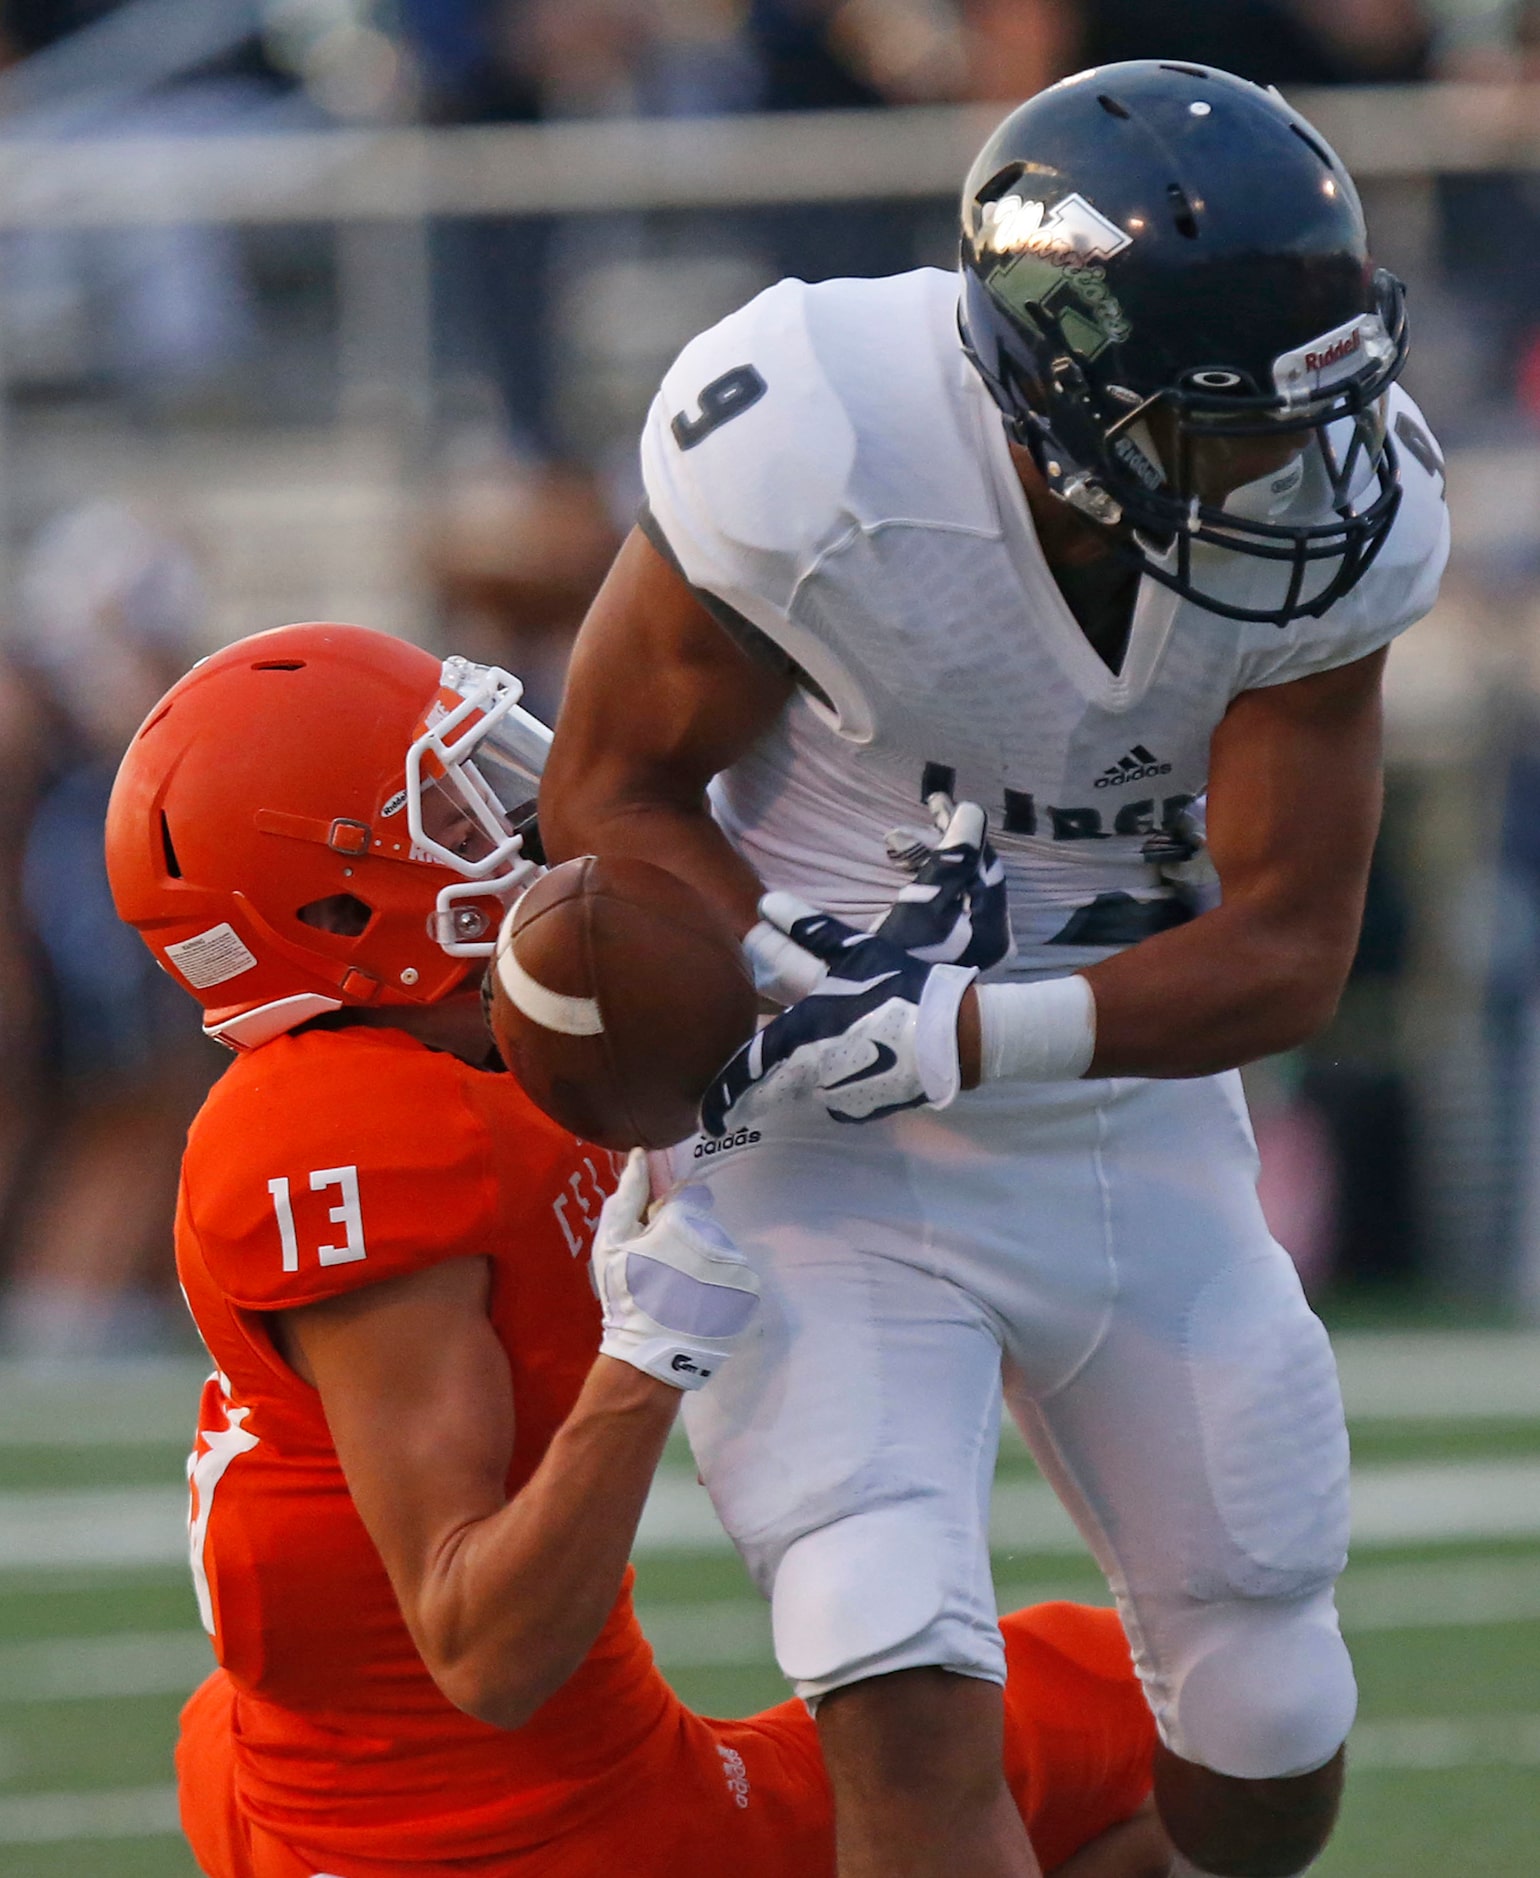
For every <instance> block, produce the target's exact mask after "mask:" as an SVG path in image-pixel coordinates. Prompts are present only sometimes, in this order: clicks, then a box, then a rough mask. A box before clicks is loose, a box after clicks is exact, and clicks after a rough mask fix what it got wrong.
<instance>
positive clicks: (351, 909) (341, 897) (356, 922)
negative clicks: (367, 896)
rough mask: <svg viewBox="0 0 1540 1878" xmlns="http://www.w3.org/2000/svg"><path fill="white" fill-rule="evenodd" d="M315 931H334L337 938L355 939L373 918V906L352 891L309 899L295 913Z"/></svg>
mask: <svg viewBox="0 0 1540 1878" xmlns="http://www.w3.org/2000/svg"><path fill="white" fill-rule="evenodd" d="M295 917H296V918H297V919H300V920H302V921H303V922H304V923H305V925H307V926H314V927H315V929H316V931H317V932H329V933H335V934H336V935H337V937H338V938H339V939H356V938H357V937H358V935H359V934H360V933H361V932H363V930H364V929H365V927H367V926H368V924H369V922H370V920H372V919H373V918H374V908H373V907H372V906H369V905H368V904H367V903H366V902H365V901H363V900H360V899H359V898H358V896H357V894H353V893H329V894H327V896H326V897H325V899H324V900H311V901H309V902H308V903H307V904H306V905H305V906H302V907H301V908H300V909H299V911H298V913H297V914H296V915H295Z"/></svg>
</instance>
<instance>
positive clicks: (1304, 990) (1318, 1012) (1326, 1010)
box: [1265, 936, 1353, 1054]
mask: <svg viewBox="0 0 1540 1878" xmlns="http://www.w3.org/2000/svg"><path fill="white" fill-rule="evenodd" d="M1352 962H1353V946H1352V945H1351V944H1347V945H1341V944H1337V945H1332V944H1329V943H1326V942H1323V941H1322V940H1320V939H1319V938H1318V937H1315V936H1301V937H1300V938H1299V939H1297V940H1295V941H1294V942H1293V943H1290V944H1287V945H1284V946H1281V947H1279V948H1278V949H1277V951H1276V953H1275V955H1274V958H1273V964H1272V971H1271V973H1270V974H1269V975H1268V982H1267V985H1266V992H1265V997H1266V1004H1267V1008H1268V1011H1269V1014H1270V1018H1271V1026H1270V1027H1271V1029H1272V1031H1273V1035H1272V1036H1271V1037H1270V1039H1269V1042H1268V1050H1267V1054H1274V1053H1276V1052H1278V1051H1281V1050H1294V1049H1297V1048H1298V1047H1299V1046H1300V1045H1301V1044H1302V1043H1308V1042H1309V1041H1310V1039H1311V1038H1312V1037H1314V1036H1316V1035H1318V1033H1319V1032H1321V1031H1323V1030H1324V1029H1325V1028H1326V1026H1327V1025H1328V1024H1329V1023H1330V1022H1331V1021H1332V1019H1333V1018H1334V1017H1335V1016H1336V1014H1337V1006H1338V1004H1339V1003H1340V1001H1341V998H1342V988H1343V986H1344V985H1345V984H1346V983H1347V975H1348V971H1349V969H1350V967H1351V965H1352Z"/></svg>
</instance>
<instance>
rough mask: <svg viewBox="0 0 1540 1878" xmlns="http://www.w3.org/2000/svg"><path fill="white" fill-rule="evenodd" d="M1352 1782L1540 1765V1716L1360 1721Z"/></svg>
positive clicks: (1352, 1748) (1352, 1749) (1351, 1753)
mask: <svg viewBox="0 0 1540 1878" xmlns="http://www.w3.org/2000/svg"><path fill="white" fill-rule="evenodd" d="M1348 1766H1349V1769H1350V1778H1351V1777H1352V1776H1356V1775H1358V1774H1365V1773H1404V1772H1408V1771H1411V1770H1414V1769H1415V1770H1417V1771H1419V1772H1428V1773H1433V1772H1437V1771H1438V1770H1439V1769H1441V1768H1457V1767H1540V1715H1430V1716H1425V1717H1422V1718H1420V1719H1418V1720H1415V1721H1413V1720H1407V1721H1373V1722H1360V1723H1359V1724H1358V1726H1357V1727H1356V1728H1355V1729H1354V1730H1353V1734H1352V1738H1351V1739H1350V1741H1349V1742H1348Z"/></svg>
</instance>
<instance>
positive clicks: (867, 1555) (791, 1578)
mask: <svg viewBox="0 0 1540 1878" xmlns="http://www.w3.org/2000/svg"><path fill="white" fill-rule="evenodd" d="M938 1528H939V1523H938V1522H936V1521H935V1520H934V1518H933V1516H932V1515H931V1513H930V1511H929V1509H927V1507H926V1506H925V1505H924V1504H923V1503H911V1502H905V1503H902V1504H899V1505H894V1506H881V1507H874V1508H872V1509H870V1510H869V1511H866V1512H861V1513H854V1514H851V1515H850V1516H849V1517H848V1518H845V1519H841V1520H836V1521H835V1522H834V1523H833V1524H831V1525H828V1526H823V1527H820V1528H819V1529H818V1530H817V1531H815V1532H810V1533H806V1534H804V1535H803V1536H802V1537H801V1538H800V1539H797V1540H794V1541H793V1543H792V1544H791V1545H790V1546H788V1547H787V1549H786V1551H785V1553H784V1554H783V1555H782V1558H781V1560H780V1564H779V1566H778V1567H777V1570H776V1574H775V1586H774V1591H773V1593H772V1599H771V1613H772V1621H773V1625H774V1631H775V1653H776V1658H777V1660H778V1661H779V1663H780V1666H781V1669H782V1670H783V1672H784V1673H785V1674H786V1675H787V1676H788V1677H789V1678H790V1679H791V1681H792V1682H793V1683H794V1684H795V1685H796V1688H797V1692H798V1694H799V1695H801V1696H802V1697H803V1699H804V1700H805V1701H809V1702H816V1701H817V1700H818V1699H819V1698H820V1697H822V1696H823V1695H826V1694H827V1693H828V1692H829V1691H830V1690H832V1689H839V1688H844V1687H846V1686H847V1685H849V1684H850V1683H853V1682H859V1681H863V1680H865V1679H868V1678H871V1677H874V1676H885V1675H890V1674H892V1673H893V1672H894V1671H896V1670H900V1669H918V1668H937V1669H951V1670H956V1671H958V1672H959V1673H961V1674H963V1675H966V1676H973V1677H978V1678H982V1679H983V1680H986V1681H989V1682H1004V1680H1005V1652H1004V1646H1003V1644H1002V1642H1001V1639H1000V1631H999V1626H998V1624H997V1623H996V1621H995V1613H994V1602H993V1597H992V1594H991V1591H990V1585H989V1573H988V1564H987V1560H984V1559H982V1558H980V1559H978V1560H971V1559H969V1558H966V1557H960V1556H959V1548H958V1546H957V1544H956V1542H955V1541H953V1540H951V1539H949V1538H948V1537H947V1534H946V1532H945V1530H944V1529H938Z"/></svg>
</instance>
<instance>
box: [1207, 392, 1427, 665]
mask: <svg viewBox="0 0 1540 1878" xmlns="http://www.w3.org/2000/svg"><path fill="white" fill-rule="evenodd" d="M1386 423H1387V425H1388V427H1389V431H1390V435H1391V437H1392V439H1393V441H1394V443H1395V448H1396V455H1397V459H1398V462H1399V465H1400V474H1401V507H1400V509H1399V511H1398V512H1397V515H1396V519H1395V523H1394V525H1393V526H1392V528H1391V531H1390V534H1389V536H1388V538H1387V539H1386V541H1385V544H1384V546H1383V547H1382V548H1381V549H1380V551H1379V553H1378V555H1376V557H1375V560H1374V565H1373V566H1372V567H1371V568H1370V569H1369V571H1368V573H1367V574H1365V575H1364V577H1363V579H1362V580H1361V581H1359V583H1358V585H1357V586H1356V587H1354V588H1353V590H1352V591H1351V592H1350V593H1349V594H1347V595H1346V596H1345V597H1344V598H1343V599H1341V600H1339V601H1338V603H1337V604H1336V605H1335V606H1334V607H1333V608H1332V609H1331V611H1330V612H1329V613H1326V614H1324V615H1323V616H1322V617H1321V618H1320V619H1303V620H1297V621H1295V622H1294V624H1293V625H1291V626H1286V627H1284V628H1283V629H1282V630H1280V629H1278V628H1277V627H1274V626H1251V627H1248V628H1247V629H1246V634H1245V637H1246V642H1247V643H1246V649H1245V651H1244V653H1243V657H1242V662H1241V670H1242V678H1241V689H1243V690H1253V689H1256V688H1259V687H1262V686H1266V685H1277V684H1284V683H1286V682H1287V681H1288V680H1289V679H1292V678H1305V677H1308V676H1309V675H1310V674H1311V673H1312V672H1322V671H1330V670H1332V669H1333V668H1334V667H1336V666H1339V665H1347V664H1350V663H1351V662H1352V661H1353V660H1354V659H1359V658H1363V657H1365V656H1366V655H1367V654H1368V653H1370V652H1373V651H1374V650H1375V649H1376V648H1377V647H1379V646H1383V645H1386V644H1388V643H1389V641H1390V640H1392V639H1394V638H1395V637H1396V636H1397V635H1398V634H1400V633H1402V632H1404V631H1405V630H1406V628H1407V627H1408V626H1411V625H1413V624H1414V623H1415V622H1416V621H1417V620H1419V619H1421V618H1422V616H1423V614H1425V613H1426V612H1427V611H1428V609H1429V608H1430V607H1431V606H1432V605H1433V602H1434V601H1435V600H1436V599H1437V598H1438V588H1439V582H1440V580H1441V579H1442V578H1443V572H1444V564H1445V562H1446V561H1447V560H1448V559H1449V509H1448V506H1447V504H1446V503H1445V500H1444V458H1443V453H1442V452H1441V451H1440V449H1439V447H1438V445H1437V444H1436V443H1435V442H1434V439H1433V433H1432V432H1431V431H1430V430H1429V428H1428V424H1427V420H1426V419H1425V418H1424V417H1423V415H1422V413H1421V412H1420V411H1419V410H1418V408H1417V406H1416V404H1415V403H1414V402H1413V401H1412V399H1411V397H1410V396H1409V395H1408V394H1407V392H1405V391H1404V390H1403V389H1402V388H1401V386H1399V385H1394V386H1392V387H1391V390H1390V395H1389V399H1388V402H1387V405H1386Z"/></svg>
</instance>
